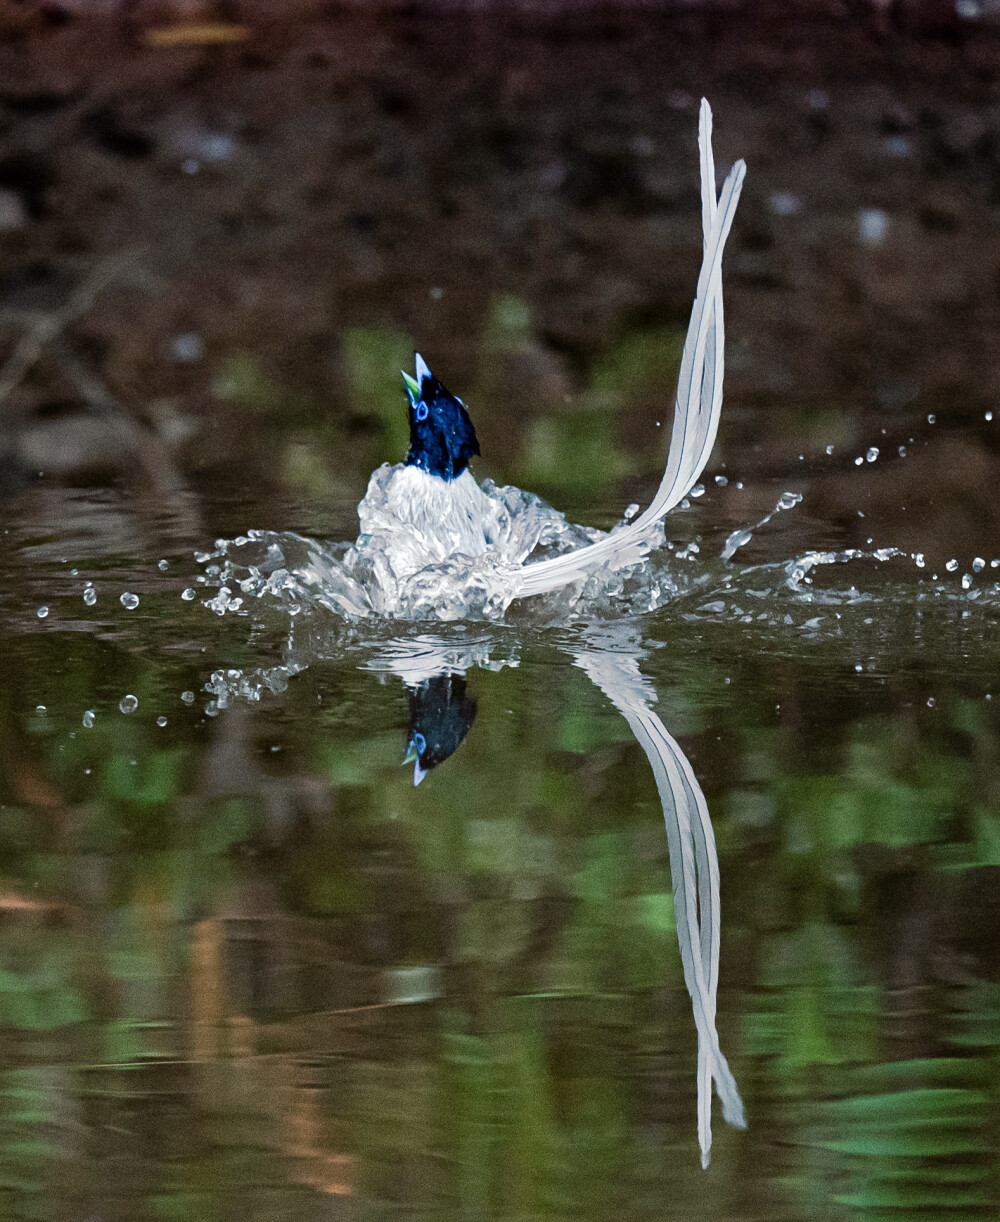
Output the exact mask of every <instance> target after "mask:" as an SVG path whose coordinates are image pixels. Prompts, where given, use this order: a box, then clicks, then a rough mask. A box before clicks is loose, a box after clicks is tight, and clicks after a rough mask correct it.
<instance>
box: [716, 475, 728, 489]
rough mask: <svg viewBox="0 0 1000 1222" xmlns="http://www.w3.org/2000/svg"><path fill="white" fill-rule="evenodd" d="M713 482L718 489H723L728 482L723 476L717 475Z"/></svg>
mask: <svg viewBox="0 0 1000 1222" xmlns="http://www.w3.org/2000/svg"><path fill="white" fill-rule="evenodd" d="M715 482H716V483H717V484H718V485H719V487H720V488H725V486H726V485H727V484H728V483H729V480H728V479H727V478H726V477H725V476H724V475H717V476H716V477H715Z"/></svg>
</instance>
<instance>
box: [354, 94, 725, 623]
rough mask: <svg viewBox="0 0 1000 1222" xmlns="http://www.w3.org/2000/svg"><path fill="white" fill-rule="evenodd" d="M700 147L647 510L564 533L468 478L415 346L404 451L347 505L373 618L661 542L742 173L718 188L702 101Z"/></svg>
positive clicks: (686, 474) (691, 479)
mask: <svg viewBox="0 0 1000 1222" xmlns="http://www.w3.org/2000/svg"><path fill="white" fill-rule="evenodd" d="M698 147H699V155H700V171H701V219H702V234H703V246H702V264H701V270H700V273H699V276H698V284H697V289H696V293H695V299H694V305H693V306H692V309H691V317H690V322H689V325H688V330H687V335H686V338H685V341H684V348H683V352H682V355H681V365H680V372H679V376H678V383H677V394H676V398H675V402H674V419H673V429H672V432H671V439H670V448H669V452H668V455H667V462H666V468H665V470H664V473H663V477H662V479H661V481H660V485H659V487H658V489H657V491H656V493H655V495H654V497H653V499H652V502H651V503H650V505H649V506H648V508H647V509H646V510H645V512H643V513H641V514H639V515H638V516H636V517H635V518H633V519H632V520H631V521H629V522H627V523H625V524H623V525H622V526H620V527H618V528H616V529H615V530H613V531H611V532H609V533H607V534H604V535H602V534H601V533H600V532H596V531H591V532H586V531H584V530H583V529H582V528H577V529H576V530H575V531H574V530H573V529H572V528H569V527H568V525H567V524H566V523H565V519H564V518H563V516H562V515H561V514H558V513H557V511H554V510H552V509H551V507H549V506H545V505H544V502H541V501H540V500H539V499H538V498H534V499H533V500H531V501H530V502H525V501H524V500H523V498H525V497H529V496H530V494H525V493H521V492H520V490H519V489H515V490H513V492H514V493H516V497H514V498H509V497H505V496H504V495H502V494H503V493H504V491H505V490H504V489H499V490H498V489H495V488H494V487H493V486H492V485H490V486H489V487H488V488H487V487H486V486H484V485H480V484H479V483H478V482H477V480H476V478H475V476H474V475H473V473H472V468H471V466H470V463H471V461H472V460H473V459H474V458H475V457H476V456H478V455H479V453H480V448H479V440H478V438H477V436H476V430H475V426H474V425H473V423H472V419H471V417H470V415H469V411H468V409H467V407H466V405H465V404H464V403H463V402H462V400H461V399H459V398H458V397H457V396H455V395H454V394H452V393H451V392H450V391H449V390H448V389H447V388H446V387H445V386H444V384H443V383H442V382H441V380H440V379H439V378H438V377H436V376H435V375H434V374H433V373H432V372H431V370H430V368H429V366H428V365H427V362H426V361H425V360H424V358H423V357H422V356H421V355H420V354H419V353H417V354H416V355H415V369H414V373H413V374H409V373H407V372H405V371H404V372H403V375H402V376H403V381H404V385H405V389H406V396H407V410H408V417H409V427H410V441H409V448H408V450H407V453H406V458H405V460H404V461H403V462H402V463H397V464H396V465H395V466H391V465H390V464H388V463H383V464H382V466H381V467H379V468H377V469H376V471H375V472H373V474H372V476H371V479H370V480H369V484H368V491H367V493H366V495H365V497H364V499H363V500H362V501H361V503H360V504H359V506H358V517H359V521H360V527H361V531H360V534H359V536H358V540H357V542H356V544H355V546H354V550H353V551H352V552H351V553H350V554H349V557H348V560H347V570H348V572H349V574H350V576H351V578H352V579H354V580H356V581H358V582H359V583H360V585H361V586H362V587H363V589H364V597H365V599H366V600H367V601H368V603H369V604H370V606H371V608H372V610H373V611H374V612H375V613H376V614H384V615H388V616H390V617H391V616H394V615H401V616H403V617H404V618H414V617H415V618H425V617H431V618H433V617H437V618H443V619H453V618H457V617H459V616H460V615H461V614H462V608H463V607H464V606H465V605H466V604H465V603H463V601H462V597H460V596H457V595H456V596H454V597H452V596H451V593H450V587H449V586H448V580H451V579H452V578H455V577H458V578H459V579H463V578H467V579H469V580H470V581H471V584H472V585H474V586H475V587H476V591H477V598H478V602H476V604H475V605H477V607H478V609H480V610H481V611H482V612H483V613H484V614H486V615H489V616H491V617H496V616H498V615H499V616H502V615H503V614H504V613H505V611H506V610H507V608H508V607H509V606H510V605H511V603H513V602H515V601H517V600H522V599H528V598H535V597H538V596H540V595H546V594H551V593H554V592H556V591H559V590H560V589H562V588H564V587H566V586H570V585H573V584H574V583H583V582H585V581H586V580H587V578H588V577H589V576H590V575H592V574H593V573H594V572H595V571H596V570H598V569H600V568H604V569H606V570H610V571H612V572H617V571H620V570H623V569H626V568H628V567H630V566H632V565H635V564H637V563H639V562H640V561H642V560H643V559H644V557H645V556H646V555H647V554H648V552H649V551H650V550H651V548H652V547H654V546H655V545H656V544H657V543H658V542H659V541H661V540H662V528H661V526H660V523H661V522H662V519H663V518H664V517H665V516H666V514H667V513H669V511H670V510H671V509H673V508H674V507H675V506H676V505H678V504H679V503H680V502H681V501H682V500H683V498H684V497H685V496H686V495H687V494H688V492H690V490H691V488H692V487H693V486H694V485H695V484H696V483H697V481H698V479H699V477H700V476H701V473H702V471H703V470H704V468H705V466H706V464H707V462H708V460H709V456H710V455H711V452H712V447H713V445H714V444H715V437H716V433H717V431H718V427H719V418H720V415H721V411H722V384H723V374H724V356H725V353H724V326H723V308H722V255H723V250H724V249H725V244H726V239H727V238H728V236H729V232H730V229H731V227H732V223H733V217H734V215H735V213H736V207H737V204H738V202H739V198H740V193H741V191H742V187H743V181H744V177H745V175H746V165H745V163H744V162H743V161H742V160H739V161H737V162H736V163H735V164H734V165H733V167H732V169H731V170H730V171H729V174H728V175H727V177H726V180H725V182H724V184H723V187H722V192H721V194H720V195H719V196H718V197H717V195H716V185H715V162H714V159H713V154H712V111H711V107H710V106H709V104H708V102H707V101H706V100H705V99H704V98H702V101H701V109H700V113H699V123H698ZM498 492H499V493H500V494H501V495H497V493H498ZM517 498H522V499H521V500H517ZM523 504H528V505H529V507H530V508H532V509H537V508H538V507H539V506H542V508H543V509H544V510H547V511H548V516H546V515H545V514H544V513H541V514H539V513H535V514H534V515H532V514H522V515H520V517H519V516H518V514H519V509H518V506H519V505H523ZM512 505H513V508H512ZM515 519H516V520H515ZM544 542H554V543H555V544H556V547H555V549H554V550H556V551H557V553H558V554H555V555H547V556H545V557H544V558H541V559H539V558H537V557H534V558H533V556H532V553H533V551H535V548H536V546H537V545H538V544H539V543H544ZM463 566H464V568H463ZM467 584H468V582H467ZM473 601H474V602H475V599H474V600H473Z"/></svg>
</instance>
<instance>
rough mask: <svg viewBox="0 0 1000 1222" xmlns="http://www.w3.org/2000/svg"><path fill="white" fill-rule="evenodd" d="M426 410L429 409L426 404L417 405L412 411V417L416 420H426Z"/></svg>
mask: <svg viewBox="0 0 1000 1222" xmlns="http://www.w3.org/2000/svg"><path fill="white" fill-rule="evenodd" d="M428 410H429V409H428V407H427V404H426V403H418V404H417V406H416V407H415V408H414V409H413V414H414V416H416V418H417V419H418V420H426V419H427V412H428Z"/></svg>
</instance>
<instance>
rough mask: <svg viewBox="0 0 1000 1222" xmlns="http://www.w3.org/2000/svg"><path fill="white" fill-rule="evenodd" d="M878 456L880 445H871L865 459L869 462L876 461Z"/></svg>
mask: <svg viewBox="0 0 1000 1222" xmlns="http://www.w3.org/2000/svg"><path fill="white" fill-rule="evenodd" d="M876 458H878V446H869V447H868V453H867V454H866V455H865V459H866V460H867V461H868V462H874V461H875V459H876Z"/></svg>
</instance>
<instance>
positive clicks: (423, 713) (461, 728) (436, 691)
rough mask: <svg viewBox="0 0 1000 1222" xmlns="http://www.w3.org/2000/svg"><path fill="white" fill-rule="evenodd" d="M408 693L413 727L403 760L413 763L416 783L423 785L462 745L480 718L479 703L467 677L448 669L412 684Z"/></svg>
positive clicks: (409, 731) (407, 740) (408, 688)
mask: <svg viewBox="0 0 1000 1222" xmlns="http://www.w3.org/2000/svg"><path fill="white" fill-rule="evenodd" d="M406 693H407V696H408V697H409V701H410V726H409V730H408V731H407V739H406V755H405V756H404V757H403V763H404V764H412V765H413V783H414V785H419V784H420V782H421V781H422V780H423V779H424V777H425V776H426V775H427V773H428V772H430V770H431V769H432V768H436V767H437V766H438V764H443V763H444V761H445V760H446V759H447V758H448V757H449V756H450V755H454V754H455V752H456V751H457V750H458V748H459V747H460V746H461V744H462V740H463V739H464V738H465V736H466V734H468V732H469V727H470V726H471V725H472V723H473V721H475V719H476V702H475V700H473V699H472V697H471V696H468V695H467V694H466V680H465V676H464V675H461V674H449V673H448V672H447V671H445V672H443V673H441V674H438V675H431V676H429V677H428V678H426V679H420V680H418V681H417V682H416V683H413V684H410V685H408V686H407V689H406Z"/></svg>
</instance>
